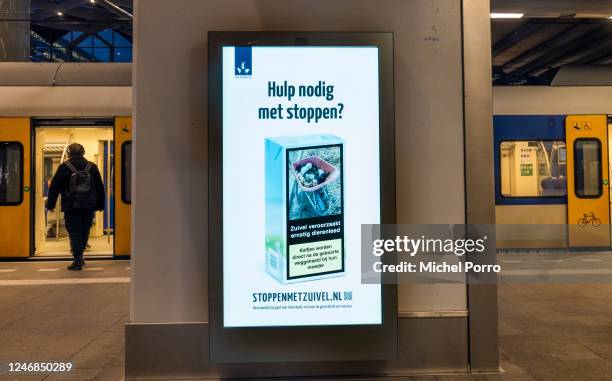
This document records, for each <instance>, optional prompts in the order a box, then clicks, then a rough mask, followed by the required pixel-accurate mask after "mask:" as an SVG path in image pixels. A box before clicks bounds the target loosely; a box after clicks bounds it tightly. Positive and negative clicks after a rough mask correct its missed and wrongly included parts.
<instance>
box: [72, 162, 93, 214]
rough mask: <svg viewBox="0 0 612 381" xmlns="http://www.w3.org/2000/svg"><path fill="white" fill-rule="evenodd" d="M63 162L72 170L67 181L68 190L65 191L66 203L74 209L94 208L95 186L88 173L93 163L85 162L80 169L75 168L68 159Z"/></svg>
mask: <svg viewBox="0 0 612 381" xmlns="http://www.w3.org/2000/svg"><path fill="white" fill-rule="evenodd" d="M64 164H66V166H67V167H68V168H70V170H71V171H72V175H70V181H69V182H68V192H66V195H67V196H68V197H67V200H66V201H67V202H68V205H70V207H71V208H72V209H76V210H91V209H96V204H97V202H96V201H97V194H96V187H95V186H94V183H93V177H92V176H91V173H90V172H91V168H92V166H93V164H92V163H90V162H87V165H86V166H85V168H84V169H83V170H82V171H79V170H78V169H76V167H75V166H74V165H72V163H71V162H70V161H66V162H65V163H64Z"/></svg>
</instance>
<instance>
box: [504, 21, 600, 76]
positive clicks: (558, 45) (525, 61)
mask: <svg viewBox="0 0 612 381" xmlns="http://www.w3.org/2000/svg"><path fill="white" fill-rule="evenodd" d="M601 26H602V24H601V23H591V22H585V21H582V22H577V23H576V24H573V25H570V26H569V27H567V28H565V29H564V30H563V31H561V32H560V33H558V34H556V35H554V36H553V37H551V38H549V39H547V40H546V41H544V42H542V43H540V44H538V45H537V46H535V47H533V48H531V49H529V50H528V51H527V52H525V53H523V54H520V55H518V56H517V57H515V58H513V59H511V60H509V61H508V62H506V63H504V64H503V65H502V69H503V71H504V72H505V73H512V72H514V71H516V70H518V69H519V68H521V67H523V66H527V65H529V64H531V63H532V62H534V61H535V60H537V59H538V58H541V57H542V56H544V55H547V54H551V53H554V52H555V51H558V50H559V49H563V47H564V45H566V44H567V43H568V42H569V41H573V40H575V39H577V38H580V37H582V36H584V35H585V34H587V33H590V32H592V31H593V30H596V29H598V28H601Z"/></svg>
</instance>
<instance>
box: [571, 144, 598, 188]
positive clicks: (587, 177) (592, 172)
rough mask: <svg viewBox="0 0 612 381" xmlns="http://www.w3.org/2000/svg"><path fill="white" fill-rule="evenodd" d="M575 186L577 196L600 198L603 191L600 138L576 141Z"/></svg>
mask: <svg viewBox="0 0 612 381" xmlns="http://www.w3.org/2000/svg"><path fill="white" fill-rule="evenodd" d="M574 187H575V192H576V197H579V198H598V197H600V196H601V195H602V193H603V187H602V173H601V142H600V141H599V139H576V140H575V141H574Z"/></svg>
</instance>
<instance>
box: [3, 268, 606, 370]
mask: <svg viewBox="0 0 612 381" xmlns="http://www.w3.org/2000/svg"><path fill="white" fill-rule="evenodd" d="M67 264H68V262H63V261H28V262H4V263H0V359H2V361H4V362H5V363H6V362H8V361H19V362H24V361H28V362H29V361H63V362H72V363H73V366H74V369H73V370H72V371H71V372H69V373H56V374H52V375H49V374H28V375H14V374H8V372H6V368H3V369H2V371H3V372H4V373H2V372H0V380H109V381H111V380H112V381H116V380H123V379H124V356H125V355H124V346H125V344H124V342H125V339H124V335H125V323H126V322H127V321H128V320H129V313H128V308H129V286H130V284H129V282H130V272H131V271H130V263H129V261H110V260H99V261H94V260H90V261H88V263H87V266H86V267H85V270H84V271H81V272H70V271H67V270H65V267H66V265H67ZM499 309H500V321H499V323H500V348H501V365H502V368H503V369H504V371H505V372H504V373H502V374H498V375H494V374H487V375H445V376H414V377H408V376H407V377H400V378H391V377H386V378H385V377H381V378H355V380H362V381H363V380H368V381H395V380H398V381H404V380H406V381H407V380H416V381H419V380H431V381H434V380H440V381H450V380H453V381H454V380H482V381H488V380H559V379H564V380H606V379H612V376H611V375H612V345H611V344H610V343H611V342H612V285H609V284H590V285H585V284H548V285H533V284H515V285H500V287H499ZM3 367H6V364H3ZM308 380H312V379H308ZM342 380H347V378H343V379H342Z"/></svg>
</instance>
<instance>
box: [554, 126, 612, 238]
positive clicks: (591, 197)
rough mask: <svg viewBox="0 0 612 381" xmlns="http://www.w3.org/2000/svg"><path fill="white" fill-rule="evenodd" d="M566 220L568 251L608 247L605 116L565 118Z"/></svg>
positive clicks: (606, 128) (606, 132) (608, 208)
mask: <svg viewBox="0 0 612 381" xmlns="http://www.w3.org/2000/svg"><path fill="white" fill-rule="evenodd" d="M565 131H566V143H567V164H568V165H567V180H568V181H567V219H568V226H569V231H568V238H569V246H570V247H574V248H577V247H609V246H610V226H609V225H610V205H609V203H610V198H609V184H608V182H609V173H608V123H607V116H606V115H568V116H567V118H566V121H565Z"/></svg>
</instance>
